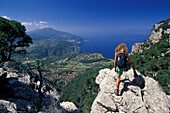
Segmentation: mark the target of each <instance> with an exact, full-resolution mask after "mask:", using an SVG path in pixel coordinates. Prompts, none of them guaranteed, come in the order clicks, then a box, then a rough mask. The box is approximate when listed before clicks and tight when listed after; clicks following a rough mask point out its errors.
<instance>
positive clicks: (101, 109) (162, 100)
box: [91, 69, 170, 113]
mask: <svg viewBox="0 0 170 113" xmlns="http://www.w3.org/2000/svg"><path fill="white" fill-rule="evenodd" d="M138 74H139V76H138V77H136V78H134V77H133V71H132V70H129V71H128V72H124V73H123V75H122V76H121V83H120V94H121V95H120V96H116V95H115V94H114V89H115V87H116V73H115V72H114V69H112V70H110V69H102V70H100V72H99V75H98V76H97V77H96V83H97V84H99V87H100V91H99V93H98V95H97V97H96V99H95V101H94V102H93V105H92V107H91V113H106V112H107V113H117V112H121V113H169V112H170V98H169V96H168V95H166V94H165V92H164V91H163V90H162V88H161V87H160V85H159V83H158V82H157V81H155V80H154V79H152V78H150V77H144V76H143V75H140V73H138Z"/></svg>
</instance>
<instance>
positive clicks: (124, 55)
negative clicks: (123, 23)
mask: <svg viewBox="0 0 170 113" xmlns="http://www.w3.org/2000/svg"><path fill="white" fill-rule="evenodd" d="M130 67H132V69H133V72H134V77H137V76H138V75H137V73H136V71H135V64H134V61H131V60H130V58H129V54H128V52H127V47H126V44H124V43H120V44H119V45H118V46H117V48H116V49H115V60H114V70H115V72H116V75H117V82H116V90H115V94H116V95H117V96H118V95H119V84H120V76H121V75H122V73H123V71H128V70H129V69H130Z"/></svg>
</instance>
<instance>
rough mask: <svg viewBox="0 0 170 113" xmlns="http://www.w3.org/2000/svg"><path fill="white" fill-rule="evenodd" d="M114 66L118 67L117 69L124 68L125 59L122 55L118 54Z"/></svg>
mask: <svg viewBox="0 0 170 113" xmlns="http://www.w3.org/2000/svg"><path fill="white" fill-rule="evenodd" d="M116 66H118V67H119V68H123V67H126V57H125V55H124V54H123V53H121V54H118V56H117V59H116Z"/></svg>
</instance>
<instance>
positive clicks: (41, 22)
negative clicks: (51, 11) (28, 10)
mask: <svg viewBox="0 0 170 113" xmlns="http://www.w3.org/2000/svg"><path fill="white" fill-rule="evenodd" d="M39 23H40V24H47V22H45V21H40V22H39Z"/></svg>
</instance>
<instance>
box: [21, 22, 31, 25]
mask: <svg viewBox="0 0 170 113" xmlns="http://www.w3.org/2000/svg"><path fill="white" fill-rule="evenodd" d="M21 24H22V25H32V24H33V23H32V22H22V23H21Z"/></svg>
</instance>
